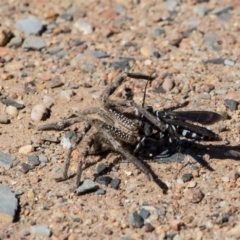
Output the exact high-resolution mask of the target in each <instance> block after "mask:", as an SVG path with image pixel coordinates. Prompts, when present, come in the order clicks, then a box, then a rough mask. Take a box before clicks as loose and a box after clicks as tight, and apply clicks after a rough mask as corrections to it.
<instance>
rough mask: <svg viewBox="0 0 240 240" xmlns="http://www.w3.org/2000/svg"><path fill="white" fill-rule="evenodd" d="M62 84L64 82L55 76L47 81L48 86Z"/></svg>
mask: <svg viewBox="0 0 240 240" xmlns="http://www.w3.org/2000/svg"><path fill="white" fill-rule="evenodd" d="M62 85H63V83H62V81H61V80H60V79H59V78H58V77H55V78H53V79H52V80H50V81H47V82H46V83H45V86H46V88H57V87H61V86H62Z"/></svg>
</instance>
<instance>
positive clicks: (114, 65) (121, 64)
mask: <svg viewBox="0 0 240 240" xmlns="http://www.w3.org/2000/svg"><path fill="white" fill-rule="evenodd" d="M110 67H111V68H113V69H114V70H118V69H121V70H126V69H127V70H129V69H130V65H129V62H128V61H119V62H112V63H110Z"/></svg>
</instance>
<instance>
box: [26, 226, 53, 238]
mask: <svg viewBox="0 0 240 240" xmlns="http://www.w3.org/2000/svg"><path fill="white" fill-rule="evenodd" d="M31 234H32V235H33V236H34V237H45V238H46V237H50V235H51V230H50V229H49V227H48V226H47V225H35V226H31Z"/></svg>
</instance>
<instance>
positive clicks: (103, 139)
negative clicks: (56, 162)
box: [38, 72, 166, 187]
mask: <svg viewBox="0 0 240 240" xmlns="http://www.w3.org/2000/svg"><path fill="white" fill-rule="evenodd" d="M127 77H130V78H136V79H140V78H141V79H145V80H149V81H152V80H153V79H155V78H156V76H149V75H144V74H138V73H128V72H123V73H122V74H121V75H119V76H118V77H117V78H116V79H115V80H114V81H113V82H112V83H111V84H110V85H108V86H107V87H106V89H105V90H104V91H103V93H102V94H101V96H100V107H93V108H88V109H86V110H83V111H82V112H81V113H79V115H78V116H76V117H72V118H68V119H63V120H60V121H57V122H53V123H50V124H45V125H42V126H39V127H38V130H63V129H64V128H66V127H68V126H71V125H73V124H75V123H78V122H81V121H85V122H86V124H85V126H84V129H83V131H82V132H81V133H80V134H79V135H78V136H77V138H76V139H74V140H73V142H72V144H71V147H70V148H69V151H68V154H67V159H66V162H65V167H64V171H63V176H62V177H61V178H58V179H56V181H63V180H66V179H68V178H69V176H68V169H69V166H70V159H71V153H72V151H73V150H74V149H75V148H76V147H77V145H78V144H79V143H80V142H81V141H82V139H83V138H85V140H86V146H85V148H84V151H83V152H82V155H81V157H80V159H79V164H78V170H77V176H76V187H78V186H79V184H80V180H81V174H82V171H83V165H84V164H85V161H86V158H87V156H88V155H89V154H90V153H91V152H94V153H95V154H96V153H98V152H99V153H100V152H101V151H102V150H111V151H115V152H118V153H120V154H121V155H122V156H123V157H125V158H126V159H128V160H129V161H130V162H132V163H133V164H134V165H135V166H136V167H137V168H138V169H139V170H140V171H141V172H143V173H144V174H145V175H146V176H147V179H148V180H150V181H151V180H153V174H152V173H151V171H150V170H149V169H148V168H147V167H146V166H145V165H144V164H143V163H142V162H141V161H140V160H138V159H137V158H136V157H135V156H134V155H133V154H132V153H131V152H130V150H129V149H128V147H127V146H128V145H131V146H134V145H137V144H138V142H139V141H140V139H141V136H140V125H139V124H138V123H137V122H136V121H134V120H133V119H130V118H128V117H127V116H126V115H124V111H125V110H126V109H128V108H132V107H133V108H135V110H136V111H137V112H138V114H137V115H136V118H137V116H140V115H141V116H144V117H145V118H146V119H148V121H150V122H151V123H152V124H153V125H155V126H156V127H157V128H158V129H159V130H160V131H165V128H166V127H165V125H164V124H162V123H161V122H159V121H158V120H157V119H156V118H155V117H154V116H153V115H152V114H151V113H149V112H148V111H146V110H145V109H144V108H142V107H140V106H138V104H136V103H135V102H134V101H133V100H132V99H130V100H111V99H109V97H110V96H111V95H112V94H113V93H114V92H115V90H116V89H117V88H118V87H119V86H120V85H121V84H122V82H124V81H125V80H126V78H127ZM90 114H97V115H98V116H99V117H100V118H101V120H100V119H98V118H92V117H89V116H88V115H90ZM87 133H88V134H87Z"/></svg>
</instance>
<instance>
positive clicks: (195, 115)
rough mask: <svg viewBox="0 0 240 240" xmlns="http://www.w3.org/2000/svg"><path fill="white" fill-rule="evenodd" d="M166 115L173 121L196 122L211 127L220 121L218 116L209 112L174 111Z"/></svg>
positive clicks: (220, 117)
mask: <svg viewBox="0 0 240 240" xmlns="http://www.w3.org/2000/svg"><path fill="white" fill-rule="evenodd" d="M167 115H168V116H170V117H173V118H174V119H178V120H184V121H191V122H197V123H201V124H204V125H212V124H214V123H216V122H219V121H220V120H221V119H222V116H221V115H220V114H218V113H216V112H211V111H174V112H167Z"/></svg>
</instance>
